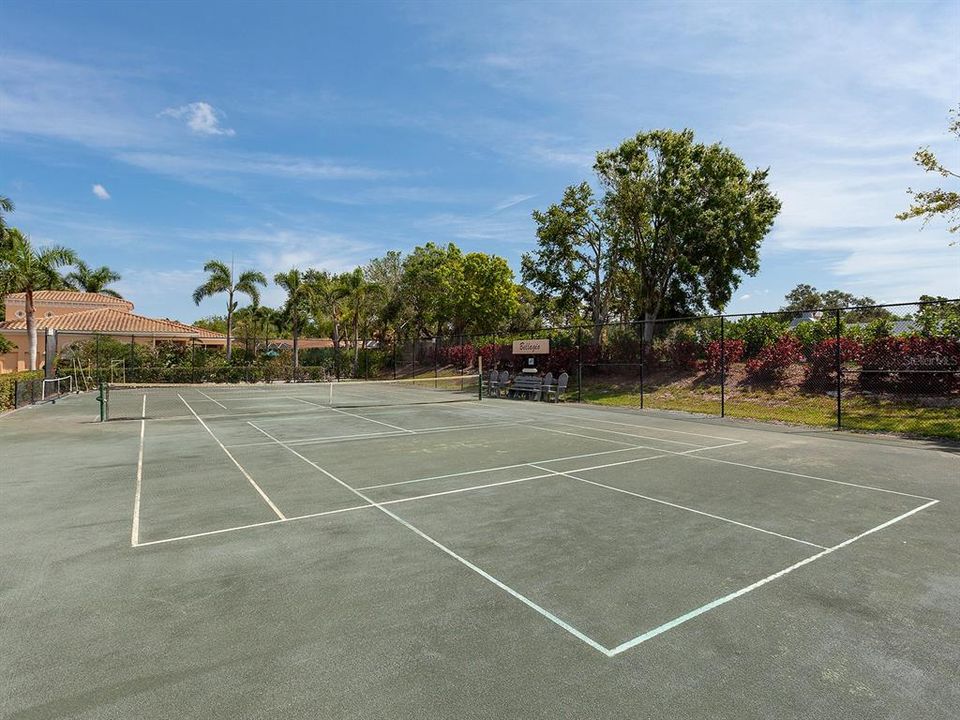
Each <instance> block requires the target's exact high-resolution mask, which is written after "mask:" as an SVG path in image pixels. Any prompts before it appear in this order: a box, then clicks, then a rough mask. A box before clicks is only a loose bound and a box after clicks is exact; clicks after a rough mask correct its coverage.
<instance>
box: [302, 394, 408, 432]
mask: <svg viewBox="0 0 960 720" xmlns="http://www.w3.org/2000/svg"><path fill="white" fill-rule="evenodd" d="M295 399H296V400H297V402H302V403H306V404H307V405H313V406H315V407H319V408H323V409H324V410H332V411H333V412H337V413H340V414H342V415H349V416H350V417H355V418H360V419H361V420H366V421H367V422H372V423H376V424H377V425H384V426H386V427H388V428H393V429H394V430H401V431H402V432H413V430H408V429H407V428H402V427H400V426H399V425H391V424H390V423H385V422H383V421H381V420H374V419H373V418H368V417H364V416H363V415H357V414H356V413H352V412H347V411H346V410H341V409H340V408H335V407H331V406H329V405H321V404H320V403H315V402H311V401H309V400H304V399H303V398H295Z"/></svg>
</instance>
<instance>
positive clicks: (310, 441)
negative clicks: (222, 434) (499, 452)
mask: <svg viewBox="0 0 960 720" xmlns="http://www.w3.org/2000/svg"><path fill="white" fill-rule="evenodd" d="M247 422H249V421H247ZM257 422H259V423H262V422H263V420H262V419H261V418H258V419H257ZM524 422H526V421H524V420H517V421H516V422H512V421H511V422H502V423H483V424H481V425H455V426H453V427H449V426H448V427H432V428H421V429H418V430H405V431H403V432H399V431H396V432H395V431H392V430H387V431H384V432H376V433H358V434H356V435H326V436H321V437H314V438H297V439H296V440H284V442H285V443H287V444H288V445H323V444H325V443H329V442H334V441H339V440H373V439H376V438H382V437H409V436H410V435H435V434H437V433H445V432H457V431H458V430H483V429H486V428H492V427H503V426H505V425H520V424H522V423H524ZM274 444H275V443H273V442H271V441H269V440H266V441H264V442H249V443H237V444H236V445H228V446H227V447H230V448H245V447H261V446H263V445H274Z"/></svg>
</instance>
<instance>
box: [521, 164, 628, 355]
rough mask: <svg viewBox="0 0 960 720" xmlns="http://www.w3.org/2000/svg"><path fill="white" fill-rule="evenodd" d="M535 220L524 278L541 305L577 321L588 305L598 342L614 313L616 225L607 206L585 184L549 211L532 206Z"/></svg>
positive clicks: (525, 257) (523, 265) (568, 191)
mask: <svg viewBox="0 0 960 720" xmlns="http://www.w3.org/2000/svg"><path fill="white" fill-rule="evenodd" d="M533 219H534V221H535V222H536V223H537V249H536V251H534V252H533V253H524V255H523V259H522V260H521V268H522V277H523V281H524V282H525V283H528V284H529V285H531V286H533V288H534V289H535V290H536V291H537V293H538V297H539V298H540V301H541V306H542V307H541V309H544V307H545V306H546V305H549V306H550V307H551V309H553V310H555V311H559V312H560V313H562V314H564V315H566V316H567V317H568V318H570V319H573V320H576V319H577V318H579V317H580V314H581V309H582V307H583V306H584V305H586V307H587V308H588V314H589V317H590V322H591V324H592V325H593V337H594V342H595V343H598V342H599V341H600V333H601V329H602V326H603V324H604V323H606V322H607V321H608V320H609V317H610V304H611V299H612V296H613V279H614V277H615V272H614V262H613V256H612V254H611V249H612V238H611V232H612V230H613V228H612V227H611V223H610V222H609V218H607V217H605V213H604V208H603V205H602V204H601V203H598V202H596V199H595V198H594V196H593V190H592V189H591V188H590V186H589V185H588V184H587V183H585V182H584V183H580V184H579V185H572V186H570V187H568V188H567V189H566V190H565V191H564V193H563V200H561V201H560V203H558V204H555V205H551V206H550V207H549V208H547V210H546V211H545V212H540V211H539V210H534V212H533Z"/></svg>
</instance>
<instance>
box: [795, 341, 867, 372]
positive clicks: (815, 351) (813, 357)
mask: <svg viewBox="0 0 960 720" xmlns="http://www.w3.org/2000/svg"><path fill="white" fill-rule="evenodd" d="M862 355H863V346H862V345H861V344H860V343H859V342H858V341H857V340H854V339H852V338H846V337H842V338H840V364H841V365H843V364H844V363H850V362H857V361H858V360H860V358H861V356H862ZM836 374H837V340H836V338H827V339H826V340H821V341H820V342H818V343H816V344H815V345H814V346H813V348H812V349H811V350H810V362H809V364H808V365H807V377H806V381H807V382H813V381H816V380H822V379H828V378H834V379H835V378H836Z"/></svg>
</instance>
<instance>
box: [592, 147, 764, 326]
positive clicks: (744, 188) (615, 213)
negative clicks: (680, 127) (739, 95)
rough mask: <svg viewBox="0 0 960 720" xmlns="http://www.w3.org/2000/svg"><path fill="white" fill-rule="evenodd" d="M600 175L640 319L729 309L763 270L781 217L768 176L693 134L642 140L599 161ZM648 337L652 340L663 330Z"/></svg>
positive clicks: (634, 309)
mask: <svg viewBox="0 0 960 720" xmlns="http://www.w3.org/2000/svg"><path fill="white" fill-rule="evenodd" d="M594 169H595V170H596V172H597V176H598V177H599V179H600V182H601V184H602V185H603V187H604V189H605V191H606V194H605V196H604V200H603V202H604V208H605V211H606V212H607V213H609V214H608V215H607V217H609V218H610V220H611V222H613V223H614V224H615V226H616V230H615V232H614V233H613V237H614V238H615V239H616V245H617V247H616V249H615V251H614V252H615V254H616V255H617V257H618V261H619V262H620V264H621V271H622V272H623V273H624V275H625V277H627V278H629V279H630V280H632V285H631V286H630V287H629V289H628V290H626V291H625V292H629V293H630V296H631V297H630V300H631V304H632V313H633V314H634V315H635V316H637V317H641V318H642V319H643V320H646V321H651V320H655V319H657V318H658V317H659V316H660V315H661V313H662V312H663V311H664V310H667V309H679V310H682V311H686V312H691V311H703V310H705V309H706V307H707V306H709V307H711V308H713V309H714V310H722V308H723V307H724V306H725V305H726V304H727V303H728V302H729V301H730V298H731V296H732V294H733V291H734V290H735V289H736V288H737V287H738V286H739V284H740V280H741V274H744V273H745V274H747V275H755V274H756V272H757V270H759V267H760V259H759V249H760V243H761V242H762V240H763V238H764V236H765V235H766V234H767V232H769V230H770V228H771V227H772V226H773V221H774V218H776V216H777V213H778V212H779V211H780V201H779V200H778V199H777V197H776V196H775V195H774V194H773V193H772V192H771V191H770V188H769V187H768V184H767V174H768V170H760V169H757V170H750V169H748V168H747V166H746V164H745V163H744V162H743V160H741V159H740V158H739V157H738V156H737V155H736V154H734V153H733V152H732V151H730V150H729V149H727V148H725V147H724V146H723V145H721V144H719V143H717V144H713V145H704V144H702V143H698V142H695V141H694V136H693V132H692V131H691V130H684V131H682V132H676V131H673V130H655V131H652V132H646V133H639V134H638V135H637V136H636V137H634V138H630V139H628V140H626V141H625V142H623V143H622V144H621V145H620V146H619V147H618V148H616V149H614V150H606V151H603V152H600V153H598V154H597V161H596V164H595V165H594ZM678 303H679V304H681V305H682V307H680V308H670V307H669V306H670V305H672V304H673V305H676V304H678ZM645 334H646V338H647V340H649V339H651V338H652V335H653V323H651V322H647V323H646V326H645Z"/></svg>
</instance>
